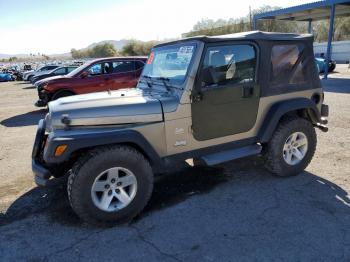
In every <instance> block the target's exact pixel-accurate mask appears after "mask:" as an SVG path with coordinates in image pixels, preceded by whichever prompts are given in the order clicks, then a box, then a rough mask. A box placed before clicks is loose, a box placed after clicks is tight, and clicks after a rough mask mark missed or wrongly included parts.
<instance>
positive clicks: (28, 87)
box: [22, 86, 36, 90]
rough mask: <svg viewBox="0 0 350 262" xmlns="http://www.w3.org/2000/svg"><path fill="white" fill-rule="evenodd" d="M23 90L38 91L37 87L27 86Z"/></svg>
mask: <svg viewBox="0 0 350 262" xmlns="http://www.w3.org/2000/svg"><path fill="white" fill-rule="evenodd" d="M22 89H23V90H27V89H36V87H35V86H26V87H23V88H22Z"/></svg>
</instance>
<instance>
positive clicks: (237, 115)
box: [32, 32, 328, 224]
mask: <svg viewBox="0 0 350 262" xmlns="http://www.w3.org/2000/svg"><path fill="white" fill-rule="evenodd" d="M312 42H313V38H312V36H311V35H295V34H280V33H264V32H247V33H241V34H233V35H225V36H216V37H194V38H189V39H182V40H179V41H175V42H169V43H166V44H161V45H158V46H155V47H154V48H153V49H152V52H151V54H150V55H149V58H148V61H147V64H146V66H145V67H144V70H143V72H142V75H141V78H140V80H139V83H138V85H137V88H135V89H125V90H118V91H111V92H101V93H95V94H87V95H79V96H74V97H67V98H61V99H58V100H57V101H54V102H50V103H49V113H48V114H47V116H46V118H45V119H43V120H41V121H40V122H39V127H38V131H37V135H36V139H35V143H34V148H33V154H32V157H33V161H32V168H33V171H34V173H35V180H36V183H37V184H39V185H48V184H52V183H55V182H56V181H57V180H63V181H65V180H64V179H65V178H66V177H68V183H67V184H68V185H67V187H68V195H69V199H70V203H71V206H72V208H73V210H74V211H75V212H76V213H77V214H78V215H79V216H80V217H81V218H82V219H84V220H85V221H87V222H89V223H95V224H99V223H115V222H123V221H126V220H129V219H131V218H133V217H134V216H136V215H137V214H138V213H139V212H140V211H141V210H142V209H143V208H144V206H145V205H146V204H147V202H148V200H149V198H150V196H151V194H152V189H153V177H154V173H155V170H157V173H159V172H158V171H159V170H162V168H166V167H168V166H169V165H171V163H172V162H173V160H177V161H178V160H187V159H192V160H194V161H193V162H194V163H198V162H200V163H204V164H206V165H215V164H219V163H222V162H225V161H230V160H233V159H237V158H242V157H245V156H248V155H256V154H260V155H261V156H262V157H263V158H264V159H265V163H266V167H267V169H268V170H270V171H271V172H272V173H273V174H276V175H278V176H291V175H296V174H298V173H300V172H301V171H302V170H303V169H304V168H305V167H306V166H307V165H308V164H309V162H310V161H311V159H312V157H313V155H314V152H315V149H316V133H315V129H314V127H318V128H320V129H321V130H322V131H327V127H326V126H325V125H326V123H327V120H326V116H328V106H326V105H323V91H322V87H321V84H320V80H319V77H318V75H317V69H316V66H315V64H314V58H313V47H312ZM160 173H161V172H160Z"/></svg>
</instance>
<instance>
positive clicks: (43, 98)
mask: <svg viewBox="0 0 350 262" xmlns="http://www.w3.org/2000/svg"><path fill="white" fill-rule="evenodd" d="M38 96H39V99H38V101H37V102H36V103H35V106H37V107H45V106H47V104H48V103H49V100H50V95H49V93H47V92H45V91H44V90H40V91H39V90H38Z"/></svg>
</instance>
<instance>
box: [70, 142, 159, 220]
mask: <svg viewBox="0 0 350 262" xmlns="http://www.w3.org/2000/svg"><path fill="white" fill-rule="evenodd" d="M67 188H68V197H69V201H70V204H71V206H72V208H73V210H74V211H75V212H76V213H77V214H78V216H79V217H81V218H82V219H83V220H84V221H86V222H88V223H91V224H114V223H123V222H126V221H130V220H131V219H132V218H133V217H135V216H136V215H137V214H138V213H140V212H141V211H142V209H143V208H144V207H145V205H146V204H147V202H148V200H149V198H150V196H151V194H152V189H153V173H152V169H151V167H150V164H149V162H148V161H147V160H146V159H145V158H144V156H143V155H142V154H141V153H139V152H138V151H137V150H135V149H134V148H131V147H127V146H113V147H104V148H99V149H95V150H93V151H90V152H88V153H87V155H86V156H84V157H82V158H81V159H80V160H79V161H78V162H77V163H76V164H75V165H74V167H73V168H72V170H71V175H70V176H69V179H68V187H67Z"/></svg>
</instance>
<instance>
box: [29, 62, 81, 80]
mask: <svg viewBox="0 0 350 262" xmlns="http://www.w3.org/2000/svg"><path fill="white" fill-rule="evenodd" d="M77 68H78V66H61V67H57V68H55V69H53V70H51V71H44V72H43V73H41V74H38V75H36V76H33V78H32V80H31V83H32V84H35V82H37V81H39V80H42V79H45V78H48V77H51V76H62V75H67V74H69V73H70V72H72V71H73V70H75V69H77Z"/></svg>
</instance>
